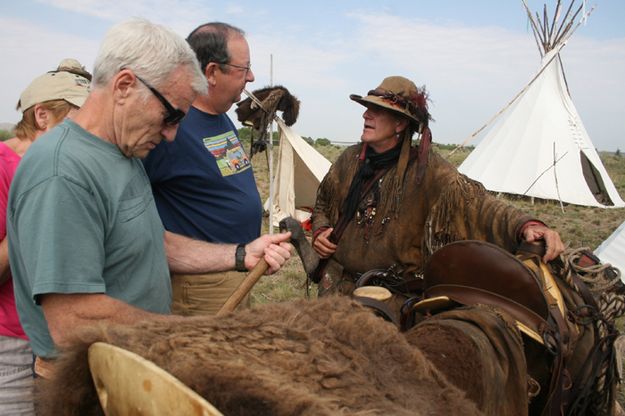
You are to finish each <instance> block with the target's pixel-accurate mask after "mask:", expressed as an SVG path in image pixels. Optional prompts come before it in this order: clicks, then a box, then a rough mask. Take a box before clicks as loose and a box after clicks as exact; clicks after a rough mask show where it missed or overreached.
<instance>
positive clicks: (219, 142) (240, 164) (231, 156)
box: [202, 130, 250, 176]
mask: <svg viewBox="0 0 625 416" xmlns="http://www.w3.org/2000/svg"><path fill="white" fill-rule="evenodd" d="M202 141H203V142H204V146H206V148H207V149H208V150H209V151H210V152H211V153H212V154H213V156H215V160H216V161H217V167H219V170H220V172H221V174H222V175H223V176H230V175H234V174H235V173H239V172H243V171H244V170H246V169H249V167H250V159H249V158H248V157H247V154H246V153H245V150H244V149H243V146H241V142H239V138H238V137H237V135H236V134H235V133H234V132H233V131H232V130H230V131H228V132H226V133H223V134H220V135H218V136H213V137H205V138H203V139H202Z"/></svg>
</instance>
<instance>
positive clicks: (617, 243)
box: [595, 222, 625, 280]
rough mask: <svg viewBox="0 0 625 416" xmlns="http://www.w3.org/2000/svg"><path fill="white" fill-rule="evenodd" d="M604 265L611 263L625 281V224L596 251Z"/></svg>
mask: <svg viewBox="0 0 625 416" xmlns="http://www.w3.org/2000/svg"><path fill="white" fill-rule="evenodd" d="M595 254H596V255H597V257H599V258H600V259H601V261H602V262H603V263H610V264H611V265H612V266H614V267H616V268H618V269H619V270H620V271H621V279H624V280H625V222H623V223H622V224H621V225H620V226H619V227H618V228H617V229H616V231H614V232H613V233H612V235H611V236H609V237H608V238H607V239H606V240H605V241H604V242H603V243H601V245H600V246H599V247H597V249H596V250H595Z"/></svg>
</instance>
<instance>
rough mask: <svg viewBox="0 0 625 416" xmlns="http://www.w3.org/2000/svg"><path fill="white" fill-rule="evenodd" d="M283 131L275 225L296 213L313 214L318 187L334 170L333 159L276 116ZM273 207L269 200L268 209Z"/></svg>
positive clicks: (301, 217)
mask: <svg viewBox="0 0 625 416" xmlns="http://www.w3.org/2000/svg"><path fill="white" fill-rule="evenodd" d="M275 121H276V122H277V124H278V130H279V131H280V154H279V156H278V162H277V168H276V172H275V175H274V187H273V189H274V194H273V204H274V208H273V224H274V225H275V226H277V225H278V222H279V221H280V220H281V219H283V218H285V217H287V216H292V217H294V218H296V219H297V220H299V221H304V220H306V219H307V218H308V217H310V210H311V209H312V208H313V207H314V206H315V201H316V199H317V188H318V187H319V183H320V182H321V180H322V179H323V178H324V176H325V175H326V173H328V170H329V169H330V165H331V163H330V161H329V160H328V159H326V158H325V157H324V156H323V155H322V154H321V153H319V152H318V151H317V150H315V149H314V148H313V147H312V146H310V145H309V144H308V143H306V141H305V140H304V139H302V138H301V136H299V135H298V134H297V133H295V132H294V131H293V130H292V129H291V128H290V127H288V126H287V125H286V124H284V122H283V121H282V120H281V119H280V118H278V117H276V118H275ZM268 209H269V199H268V200H267V201H266V202H265V210H268Z"/></svg>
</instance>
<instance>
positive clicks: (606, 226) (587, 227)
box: [252, 145, 625, 303]
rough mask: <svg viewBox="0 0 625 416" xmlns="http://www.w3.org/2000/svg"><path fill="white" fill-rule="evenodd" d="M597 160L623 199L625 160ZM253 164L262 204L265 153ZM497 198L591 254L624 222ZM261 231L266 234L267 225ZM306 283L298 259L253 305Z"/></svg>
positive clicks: (458, 157) (610, 212)
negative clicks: (527, 214)
mask: <svg viewBox="0 0 625 416" xmlns="http://www.w3.org/2000/svg"><path fill="white" fill-rule="evenodd" d="M435 148H436V150H437V151H438V152H439V153H441V154H442V155H447V154H448V153H449V152H450V150H451V149H452V146H435ZM343 149H344V148H343V147H341V146H336V145H328V146H318V147H317V150H318V151H319V152H321V153H322V154H323V155H324V156H326V157H327V158H328V159H329V160H330V161H335V160H336V159H337V158H338V156H339V155H340V154H341V152H342V151H343ZM470 151H471V149H461V150H459V151H457V152H455V153H454V154H453V155H452V157H451V158H450V161H451V162H452V163H454V164H455V165H456V166H458V165H459V164H460V163H462V161H463V160H464V159H465V158H466V157H467V156H468V154H469V153H470ZM278 152H279V147H277V146H276V147H275V148H274V162H275V160H277V158H278ZM600 156H601V159H602V161H603V163H604V165H605V167H606V169H607V171H608V173H609V174H610V177H611V178H612V180H613V182H614V184H615V186H616V188H617V189H618V191H619V193H620V195H621V196H624V195H625V156H620V155H615V154H614V153H607V152H602V153H601V155H600ZM253 164H254V170H255V174H256V180H257V183H258V187H259V190H260V193H261V196H262V198H263V200H265V198H266V197H267V195H268V188H269V183H268V173H267V172H268V167H267V166H268V165H267V157H266V156H265V154H264V153H263V154H259V155H256V156H254V159H253ZM500 198H502V199H504V200H505V201H507V202H509V203H510V204H512V205H514V206H515V207H517V208H519V209H520V210H522V211H525V212H528V213H530V214H531V215H533V216H535V217H537V218H540V219H541V220H543V221H544V222H545V223H547V224H548V225H549V226H550V227H552V228H554V229H556V230H557V231H558V232H559V233H560V235H561V236H562V240H563V241H564V242H565V243H567V244H569V245H570V246H571V247H588V248H590V249H592V250H594V249H595V248H597V246H598V245H599V244H600V243H601V242H602V241H603V240H605V239H606V238H607V237H608V236H609V235H610V234H611V233H612V232H613V231H614V230H615V229H616V227H617V226H618V225H619V224H621V223H622V222H623V221H624V220H625V209H623V208H614V209H601V208H589V207H580V206H577V205H565V206H564V212H562V210H561V208H560V204H559V202H557V201H544V200H536V201H535V202H534V203H532V202H531V201H529V200H528V199H526V198H521V197H515V196H511V195H504V196H500ZM263 229H264V230H267V225H266V221H265V226H264V228H263ZM305 279H306V278H305V274H304V270H303V268H302V265H301V262H300V261H299V259H297V258H296V259H293V261H290V262H289V264H288V265H287V266H286V267H285V268H284V270H282V271H280V272H279V273H277V274H276V275H274V276H268V277H264V278H263V279H262V280H261V282H260V283H259V284H258V285H257V287H255V288H254V290H253V292H252V296H253V302H255V303H268V302H281V301H285V300H289V299H294V298H301V297H305V296H306V292H307V288H306V283H305ZM313 286H314V285H313ZM308 289H309V291H310V292H311V293H313V295H316V293H314V290H315V289H316V287H313V288H308ZM310 289H312V290H310Z"/></svg>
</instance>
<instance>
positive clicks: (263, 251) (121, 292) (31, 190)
mask: <svg viewBox="0 0 625 416" xmlns="http://www.w3.org/2000/svg"><path fill="white" fill-rule="evenodd" d="M91 88H92V90H91V93H90V94H89V96H88V98H87V100H86V101H85V103H84V105H83V106H82V108H81V109H80V110H79V111H78V112H77V113H76V115H75V116H74V117H73V120H72V121H65V122H64V123H63V124H62V125H60V126H58V127H57V128H56V129H54V130H52V131H51V132H49V133H48V134H47V135H44V136H42V137H41V138H40V139H39V140H38V141H37V142H35V143H34V144H33V145H32V146H31V148H30V149H29V151H28V152H27V154H26V155H25V157H24V158H23V159H22V161H21V163H20V166H19V168H18V170H17V172H16V174H15V178H14V181H13V184H12V186H11V190H10V195H9V204H8V209H7V211H8V221H7V223H8V235H9V259H10V263H11V267H12V268H14V270H13V272H14V273H13V277H14V281H15V288H16V289H15V290H16V303H17V309H18V313H19V315H20V320H21V322H22V324H23V326H24V329H25V331H26V334H27V335H28V337H29V339H30V340H31V342H32V347H33V351H34V352H35V354H36V355H37V357H38V359H37V360H36V362H35V371H36V372H37V374H39V375H40V376H43V377H44V378H45V377H46V376H49V375H50V373H47V374H46V370H45V369H46V368H47V369H50V362H49V361H48V360H46V359H49V358H53V357H54V356H55V353H56V347H63V346H65V345H68V344H69V343H71V340H72V338H73V337H74V336H75V331H76V330H77V328H80V327H81V326H87V325H93V324H94V323H99V322H105V323H134V322H138V321H140V320H146V319H162V320H164V319H183V318H180V317H172V316H171V315H167V313H168V312H169V308H170V301H171V286H170V282H169V273H170V272H177V273H207V272H217V271H226V270H232V269H234V267H235V252H236V246H235V245H234V244H212V243H206V242H201V241H195V240H192V239H190V238H187V237H184V236H180V235H175V234H171V233H168V232H165V231H164V229H163V226H162V224H161V222H160V219H159V217H158V213H157V211H156V206H155V204H154V199H153V197H152V193H151V190H150V184H149V181H148V178H147V176H146V174H145V171H144V169H143V165H142V164H141V161H140V160H139V159H138V158H144V157H145V156H146V155H147V154H148V153H149V152H150V150H152V149H154V147H155V146H156V145H157V144H158V143H159V142H160V141H161V140H163V139H165V140H167V141H172V140H174V137H175V135H176V130H177V127H178V123H179V122H180V120H181V119H182V118H183V117H184V115H185V112H186V111H187V110H188V109H189V107H190V105H191V103H192V102H193V100H194V99H195V98H196V96H197V94H199V93H205V92H206V79H205V78H204V76H203V74H202V72H201V71H200V69H199V65H198V63H197V60H196V58H195V54H194V53H193V51H192V50H191V49H190V48H189V46H188V45H187V43H186V42H185V41H184V40H183V39H182V38H180V37H179V36H178V35H176V34H174V33H173V32H171V31H170V30H169V29H166V28H164V27H162V26H160V25H155V24H152V23H150V22H148V21H146V20H143V19H133V20H130V21H127V22H124V23H120V24H118V25H116V26H114V27H113V28H112V29H111V30H110V31H109V32H108V33H107V35H106V37H105V39H104V41H103V43H102V45H101V48H100V51H99V53H98V57H97V58H96V62H95V65H94V75H93V81H92V84H91ZM288 237H289V234H279V235H275V236H267V235H265V236H261V237H260V238H258V239H256V240H254V241H252V242H251V243H249V244H247V245H246V246H245V252H246V253H245V255H244V262H245V265H246V267H248V268H252V267H253V266H254V265H256V264H257V263H258V261H259V260H260V259H261V258H264V259H265V260H266V261H267V263H268V264H269V266H270V267H269V270H268V273H272V272H274V271H276V270H278V269H279V268H280V267H281V265H282V264H283V263H284V262H285V261H286V259H287V258H288V257H289V256H290V245H289V244H288V243H286V240H287V239H288Z"/></svg>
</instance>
